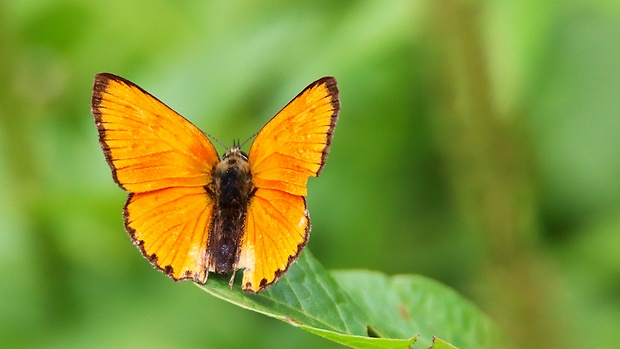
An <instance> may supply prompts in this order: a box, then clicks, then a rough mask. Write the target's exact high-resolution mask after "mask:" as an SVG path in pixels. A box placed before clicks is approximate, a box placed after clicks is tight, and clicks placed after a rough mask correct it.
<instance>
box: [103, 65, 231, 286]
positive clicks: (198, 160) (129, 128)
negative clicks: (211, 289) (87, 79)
mask: <svg viewBox="0 0 620 349" xmlns="http://www.w3.org/2000/svg"><path fill="white" fill-rule="evenodd" d="M92 112H93V115H94V117H95V123H96V124H97V129H98V130H99V142H100V144H101V147H102V149H103V152H104V154H105V157H106V160H107V162H108V164H109V165H110V168H111V169H112V175H113V177H114V180H115V181H116V183H118V185H119V186H120V187H121V188H123V189H124V190H126V191H128V192H129V193H130V194H129V197H128V199H127V203H126V205H125V210H124V217H125V227H126V230H127V232H128V233H129V235H130V236H131V238H132V240H133V242H134V244H136V245H137V246H139V248H140V250H141V251H142V253H143V254H144V256H145V257H146V258H148V259H149V260H150V261H151V263H153V265H155V266H156V267H157V268H159V269H160V270H162V271H163V272H164V273H166V274H167V275H169V276H170V277H172V278H173V279H175V280H181V279H193V280H195V281H197V282H201V283H205V282H206V280H207V276H208V275H207V272H208V271H207V268H206V266H207V265H208V260H207V259H208V255H207V253H206V251H207V248H206V246H207V242H208V234H209V226H210V221H211V213H212V209H213V202H212V200H211V198H210V197H209V195H208V194H207V191H206V189H205V186H206V185H208V184H209V183H210V181H211V171H212V169H213V166H214V165H215V164H216V163H217V162H218V161H219V158H218V155H217V152H216V150H215V148H214V147H213V145H212V144H211V142H210V141H209V140H208V139H207V137H206V136H205V135H204V134H203V133H202V132H201V131H200V130H199V129H198V128H197V127H195V126H194V125H193V124H192V123H190V122H189V121H188V120H186V119H185V118H183V117H182V116H181V115H179V114H177V113H176V112H175V111H173V110H172V109H170V108H169V107H168V106H166V105H165V104H164V103H162V102H160V101H159V100H158V99H157V98H155V97H153V96H152V95H150V94H149V93H148V92H146V91H144V90H143V89H141V88H140V87H139V86H137V85H135V84H133V83H131V82H130V81H127V80H125V79H123V78H121V77H118V76H115V75H112V74H107V73H103V74H98V75H97V76H96V77H95V85H94V88H93V97H92Z"/></svg>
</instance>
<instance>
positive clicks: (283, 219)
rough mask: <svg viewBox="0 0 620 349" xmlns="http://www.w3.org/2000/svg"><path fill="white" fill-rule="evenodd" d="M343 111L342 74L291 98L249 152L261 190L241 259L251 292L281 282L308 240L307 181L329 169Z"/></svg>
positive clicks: (247, 227) (251, 208) (246, 286)
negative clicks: (339, 86)
mask: <svg viewBox="0 0 620 349" xmlns="http://www.w3.org/2000/svg"><path fill="white" fill-rule="evenodd" d="M339 110H340V102H339V99H338V89H337V87H336V79H334V78H333V77H324V78H322V79H319V80H317V81H315V82H313V83H312V84H310V85H309V86H308V87H306V88H305V89H304V90H303V91H302V92H301V93H300V94H299V95H297V97H295V98H294V99H293V100H292V101H291V102H289V104H287V105H286V106H285V107H284V108H283V109H282V110H281V111H280V112H279V113H278V114H276V116H274V117H273V118H272V119H271V120H270V121H269V122H268V123H267V124H266V125H265V127H263V129H262V130H261V131H260V132H259V133H258V135H257V136H256V139H255V140H254V142H253V143H252V146H251V147H250V152H249V155H248V157H249V163H250V171H251V173H252V183H253V185H254V187H255V188H256V191H255V193H254V196H253V197H252V199H251V201H250V204H249V207H248V210H247V215H246V225H245V231H244V235H243V238H242V241H241V253H240V256H239V262H238V263H237V267H238V268H245V271H244V273H243V289H244V290H245V291H249V292H258V291H260V290H262V289H264V288H265V287H267V286H268V285H270V284H272V283H273V282H275V281H276V280H277V279H278V278H279V277H280V276H281V275H282V274H283V273H284V272H286V270H287V269H288V267H289V266H290V264H291V263H292V262H293V261H295V260H296V259H297V257H298V256H299V253H300V252H301V250H302V249H303V247H304V246H305V245H306V242H307V241H308V234H309V232H310V220H309V217H308V210H307V209H306V200H305V198H304V196H305V195H306V192H307V188H306V184H307V182H308V178H309V177H316V176H318V175H319V174H320V173H321V170H322V169H323V165H324V164H325V158H326V156H327V153H328V152H329V147H330V144H331V140H332V134H333V131H334V128H335V127H336V121H337V119H338V112H339Z"/></svg>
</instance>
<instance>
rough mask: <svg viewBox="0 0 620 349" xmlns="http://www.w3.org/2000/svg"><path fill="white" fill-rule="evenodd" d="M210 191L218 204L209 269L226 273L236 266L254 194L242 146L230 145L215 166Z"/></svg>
mask: <svg viewBox="0 0 620 349" xmlns="http://www.w3.org/2000/svg"><path fill="white" fill-rule="evenodd" d="M208 191H209V192H210V195H212V196H213V201H214V204H215V205H214V209H213V220H212V224H211V227H210V234H209V235H210V238H209V245H208V247H207V249H208V253H209V255H210V256H211V261H210V263H209V269H210V271H214V272H217V273H220V274H226V273H229V272H231V271H234V269H235V264H236V262H237V258H238V255H239V251H238V248H239V246H240V241H241V236H242V235H243V229H244V223H245V215H246V212H247V208H248V204H249V202H250V198H251V196H252V175H251V174H250V167H249V165H248V160H247V156H246V155H245V154H244V153H243V152H241V150H239V148H237V147H233V148H231V149H230V150H229V151H228V152H226V154H225V155H224V157H223V159H222V161H220V162H219V163H218V164H217V165H216V166H215V168H214V170H213V174H212V180H211V188H210V189H209V190H208Z"/></svg>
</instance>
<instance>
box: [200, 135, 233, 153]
mask: <svg viewBox="0 0 620 349" xmlns="http://www.w3.org/2000/svg"><path fill="white" fill-rule="evenodd" d="M203 133H204V134H205V135H206V136H207V137H208V138H211V140H212V141H214V142H215V143H217V144H219V145H221V146H222V147H223V148H224V150H228V147H227V146H226V144H224V143H222V142H220V140H219V139H217V138H215V137H213V136H212V135H210V134H208V133H206V132H203Z"/></svg>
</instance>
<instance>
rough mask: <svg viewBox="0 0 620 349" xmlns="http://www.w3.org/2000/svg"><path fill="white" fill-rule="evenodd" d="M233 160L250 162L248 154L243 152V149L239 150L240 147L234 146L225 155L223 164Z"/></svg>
mask: <svg viewBox="0 0 620 349" xmlns="http://www.w3.org/2000/svg"><path fill="white" fill-rule="evenodd" d="M232 159H235V160H236V159H242V160H245V161H246V162H247V161H248V154H246V153H245V152H243V151H241V148H239V146H238V145H233V146H232V148H230V149H228V151H227V152H226V153H224V156H223V157H222V162H224V161H226V160H232Z"/></svg>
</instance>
